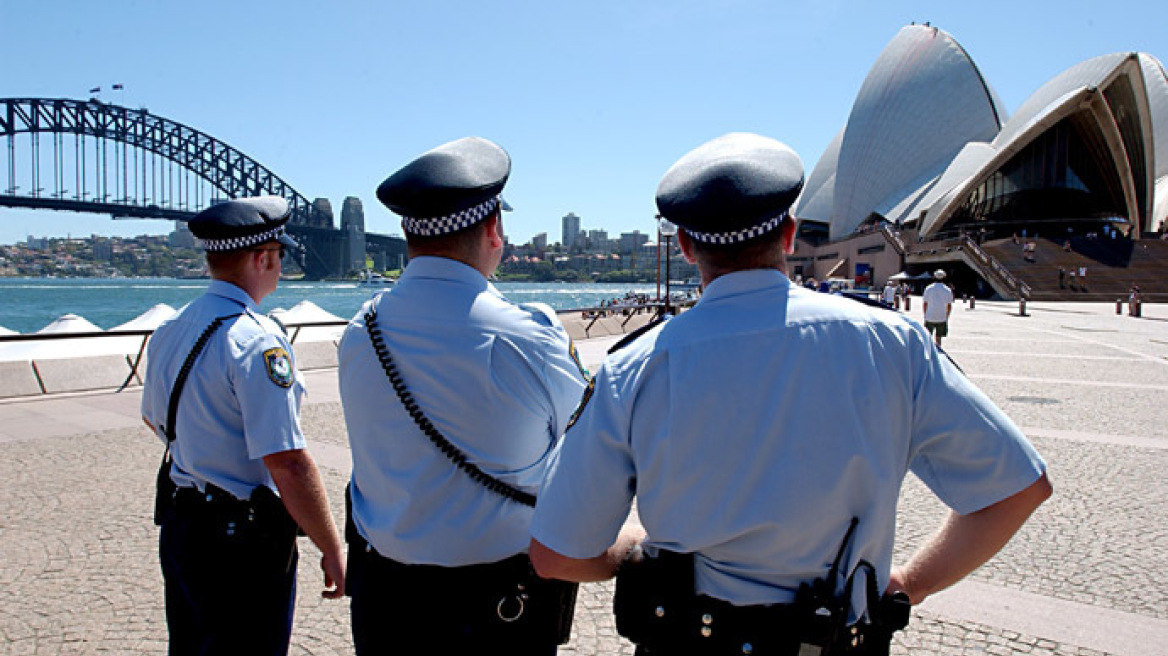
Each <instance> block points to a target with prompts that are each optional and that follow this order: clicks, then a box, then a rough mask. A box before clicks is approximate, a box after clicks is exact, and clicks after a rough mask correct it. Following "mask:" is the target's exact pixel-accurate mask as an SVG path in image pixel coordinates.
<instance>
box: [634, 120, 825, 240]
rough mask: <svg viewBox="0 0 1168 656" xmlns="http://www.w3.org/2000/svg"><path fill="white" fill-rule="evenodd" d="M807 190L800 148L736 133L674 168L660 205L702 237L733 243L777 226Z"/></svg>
mask: <svg viewBox="0 0 1168 656" xmlns="http://www.w3.org/2000/svg"><path fill="white" fill-rule="evenodd" d="M802 189H803V162H802V161H801V160H800V159H799V156H798V155H797V154H795V151H793V150H791V148H790V147H788V146H787V145H786V144H783V143H782V142H780V141H776V140H774V139H771V138H769V137H763V136H760V135H757V134H749V133H742V132H736V133H731V134H727V135H724V136H721V137H718V138H717V139H714V140H712V141H708V142H706V143H704V144H702V145H701V146H698V147H697V148H695V149H694V150H692V151H690V152H689V153H687V154H686V155H685V156H683V157H682V158H681V159H680V160H678V161H677V162H676V163H675V164H674V165H673V166H672V167H670V168H669V170H668V171H666V173H665V176H664V177H663V178H662V179H661V183H660V184H659V185H658V186H657V209H658V211H659V212H660V213H661V216H663V217H665V218H666V219H668V220H670V221H672V222H673V223H675V224H677V225H678V226H680V227H681V228H683V229H685V231H686V232H688V233H689V234H690V236H691V237H693V238H695V239H697V240H698V241H703V242H707V243H719V244H730V243H737V242H742V241H746V240H748V239H751V238H753V237H757V236H759V235H762V234H765V233H767V232H769V231H771V230H773V229H774V228H776V227H778V224H779V222H780V221H781V219H782V217H783V216H784V215H785V213H786V212H788V211H789V210H790V208H791V205H793V204H794V203H795V200H796V199H797V198H798V197H799V192H800V191H801V190H802Z"/></svg>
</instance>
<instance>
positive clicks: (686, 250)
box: [677, 230, 697, 264]
mask: <svg viewBox="0 0 1168 656" xmlns="http://www.w3.org/2000/svg"><path fill="white" fill-rule="evenodd" d="M677 245H678V246H680V247H681V255H682V257H684V258H685V261H686V262H689V263H690V264H697V258H695V257H694V251H693V240H692V239H690V237H689V233H688V232H686V231H685V230H678V231H677Z"/></svg>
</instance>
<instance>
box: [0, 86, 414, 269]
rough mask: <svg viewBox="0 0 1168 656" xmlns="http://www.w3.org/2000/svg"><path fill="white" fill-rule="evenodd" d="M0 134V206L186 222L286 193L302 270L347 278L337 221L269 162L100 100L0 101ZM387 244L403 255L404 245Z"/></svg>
mask: <svg viewBox="0 0 1168 656" xmlns="http://www.w3.org/2000/svg"><path fill="white" fill-rule="evenodd" d="M0 136H3V137H4V138H5V139H4V140H5V142H6V143H5V147H6V157H5V159H4V160H0V206H2V207H19V208H28V209H43V210H65V211H75V212H87V213H94V214H109V215H110V216H112V217H114V218H119V217H132V218H145V219H170V220H180V221H182V220H186V219H189V218H190V217H191V216H193V215H194V214H195V213H196V212H198V211H199V210H200V209H203V208H204V207H207V206H208V205H210V204H211V203H212V202H214V201H215V200H217V199H227V198H240V197H246V196H259V195H265V194H271V195H276V196H282V197H283V198H285V199H286V200H287V201H288V204H289V206H290V207H291V210H292V219H291V221H290V222H289V232H291V233H292V234H293V235H294V236H295V237H296V238H297V239H299V240H300V241H301V243H303V244H304V245H305V246H306V253H305V258H304V259H303V260H302V261H300V262H299V264H300V265H301V268H303V269H304V272H305V274H306V275H307V276H308V277H309V278H314V279H320V278H325V277H333V276H337V275H343V274H344V273H345V272H346V271H345V269H346V268H347V267H346V266H345V264H344V262H343V258H342V253H343V252H344V250H345V248H346V245H345V243H344V239H345V233H344V231H340V230H336V229H335V228H334V227H333V225H332V217H331V216H329V215H328V214H326V213H322V212H320V211H319V210H318V209H317V208H316V207H314V205H313V204H312V203H311V202H310V201H309V200H308V199H307V198H306V197H305V196H304V195H303V194H301V193H300V192H298V191H296V190H295V189H294V188H292V186H291V185H289V184H288V183H287V182H285V181H284V180H283V179H281V178H280V176H278V175H276V174H275V173H273V172H272V171H271V170H269V169H268V168H267V167H265V166H264V165H262V164H260V163H259V162H257V161H256V160H254V159H252V158H251V157H249V156H247V155H246V154H244V153H242V152H240V151H239V150H237V149H235V148H233V147H231V146H230V145H228V144H226V143H224V142H222V141H220V140H219V139H216V138H215V137H212V136H211V135H209V134H207V133H205V132H202V131H200V130H196V129H195V128H192V127H189V126H186V125H183V124H182V123H178V122H176V121H172V120H169V119H166V118H163V117H161V116H156V115H154V114H151V113H149V112H148V111H147V110H145V109H129V108H127V107H121V106H119V105H113V104H109V103H105V102H102V101H99V100H97V99H90V100H88V101H81V100H71V99H67V98H0ZM42 137H46V141H48V140H49V139H51V142H49V143H42ZM25 151H27V154H26V152H25ZM18 153H19V154H20V155H21V156H20V157H18V156H17V155H18ZM26 157H27V161H25V158H26ZM50 161H51V171H49V170H46V169H48V168H49V167H50ZM192 176H193V177H194V180H192V179H191V178H192ZM70 186H71V187H72V189H69V188H67V187H70ZM18 192H20V193H18ZM385 239H388V240H390V241H392V242H394V244H393V248H392V249H391V250H393V251H401V252H402V253H404V251H405V247H404V241H403V240H401V239H400V238H393V237H388V236H387V237H386V238H385ZM398 242H401V243H398Z"/></svg>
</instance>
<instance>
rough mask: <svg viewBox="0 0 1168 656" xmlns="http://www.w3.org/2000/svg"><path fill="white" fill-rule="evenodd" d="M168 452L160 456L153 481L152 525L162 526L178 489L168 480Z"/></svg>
mask: <svg viewBox="0 0 1168 656" xmlns="http://www.w3.org/2000/svg"><path fill="white" fill-rule="evenodd" d="M170 462H171V460H170V450H169V449H167V450H166V453H164V454H162V463H161V464H159V465H158V474H157V475H156V477H155V481H154V525H155V526H162V518H163V516H164V515H165V514H166V511H167V509H169V508H170V506H171V504H172V503H174V493H175V490H177V489H178V488H176V487H175V485H174V481H173V480H171V478H170Z"/></svg>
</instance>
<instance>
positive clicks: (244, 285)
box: [142, 197, 345, 655]
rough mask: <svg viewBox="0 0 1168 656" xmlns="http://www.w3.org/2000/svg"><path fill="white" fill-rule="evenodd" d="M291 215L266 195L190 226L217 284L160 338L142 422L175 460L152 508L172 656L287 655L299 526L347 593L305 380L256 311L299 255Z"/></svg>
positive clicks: (331, 583) (152, 352) (336, 593)
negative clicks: (310, 447)
mask: <svg viewBox="0 0 1168 656" xmlns="http://www.w3.org/2000/svg"><path fill="white" fill-rule="evenodd" d="M289 216H290V214H289V211H288V204H287V203H286V202H285V201H284V200H283V199H282V198H277V197H261V198H245V199H240V200H232V201H228V202H226V203H221V204H218V205H215V206H212V207H210V208H208V209H206V210H203V211H202V212H200V213H199V214H197V215H196V216H195V217H194V218H192V219H191V220H190V222H189V225H190V229H191V232H192V233H194V235H195V236H196V237H198V238H199V239H201V240H202V244H203V248H204V249H206V252H207V254H206V257H207V268H208V269H209V271H210V273H211V278H212V280H211V284H210V286H209V287H208V288H207V291H206V293H204V294H203V295H202V296H200V297H199V298H197V299H196V300H194V301H193V302H191V303H190V304H188V305H187V306H186V307H184V308H183V309H181V310H180V311H179V312H178V313H177V314H176V315H175V316H174V317H172V318H171V319H169V320H167V321H166V322H164V323H163V324H162V325H160V326H159V327H158V330H156V331H155V333H154V335H153V337H152V338H151V340H150V345H149V360H148V366H147V370H146V382H145V386H144V389H143V394H142V417H143V419H144V420H145V421H146V424H147V425H148V426H150V428H151V429H152V430H154V431H155V433H156V434H157V435H158V436H159V437H160V438H162V439H163V440H164V441H167V442H168V444H169V457H170V458H172V459H173V462H169V461H168V460H164V466H163V468H162V470H161V471H160V472H159V492H160V495H159V499H158V508H157V512H156V521H158V522H160V524H161V526H162V532H161V539H160V547H159V554H160V558H161V561H162V574H163V578H164V580H165V584H166V617H167V625H168V627H169V631H170V653H171V654H172V655H173V654H226V653H240V654H242V653H246V654H286V653H287V651H288V640H289V636H290V634H291V630H292V612H293V606H294V604H295V598H296V563H297V559H298V554H297V549H296V533H297V525H299V528H300V529H302V530H303V531H304V532H305V533H307V535H308V536H309V537H310V538H311V539H312V541H313V542H314V543H315V544H316V545H317V546H318V547H319V548H320V550H321V552H322V553H323V557H322V559H321V569H322V570H323V571H324V582H325V586H326V588H330V589H326V590H325V592H324V596H325V597H328V598H337V597H340V596H341V595H342V594H343V589H344V581H345V573H344V560H343V553H342V551H341V544H340V538H339V535H338V533H337V530H336V527H335V526H334V524H333V520H332V516H331V515H330V513H329V507H328V500H327V498H326V496H325V491H324V485H323V483H322V481H321V476H320V473H319V471H318V470H317V468H316V465H315V463H314V462H313V459H312V457H311V456H310V455H309V454H308V451H307V450H306V449H305V440H304V434H303V433H302V432H301V429H300V418H299V415H300V399H301V396H302V395H303V393H304V381H303V378H302V376H301V374H300V372H299V371H298V370H297V369H296V366H295V363H294V361H293V358H292V350H291V347H290V346H289V343H288V340H287V338H286V337H285V335H284V334H283V332H282V330H281V329H280V327H279V326H277V324H276V323H275V322H273V321H272V320H270V319H268V318H267V317H265V316H263V315H262V314H260V313H259V312H258V311H257V309H256V304H257V303H258V302H259V301H260V300H261V299H263V298H264V297H265V296H267V295H268V294H270V293H271V292H273V291H275V289H276V285H277V283H278V282H279V279H280V260H281V258H282V256H283V255H284V252H285V249H287V248H295V247H296V242H295V241H294V240H293V239H292V238H291V237H289V236H288V235H287V234H286V233H285V229H284V224H285V223H286V222H287V221H288V218H289ZM171 440H173V441H171Z"/></svg>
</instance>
